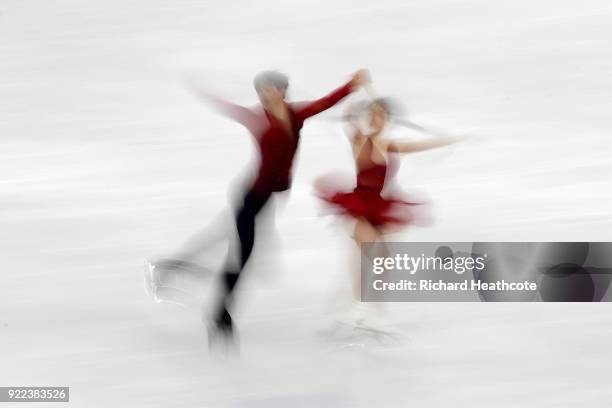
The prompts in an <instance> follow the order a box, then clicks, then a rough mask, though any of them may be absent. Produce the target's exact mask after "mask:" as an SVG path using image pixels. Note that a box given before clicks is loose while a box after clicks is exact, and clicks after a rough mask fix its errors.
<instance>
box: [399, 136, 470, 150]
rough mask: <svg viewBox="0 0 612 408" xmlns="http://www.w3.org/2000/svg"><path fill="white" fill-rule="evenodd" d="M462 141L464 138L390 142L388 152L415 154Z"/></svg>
mask: <svg viewBox="0 0 612 408" xmlns="http://www.w3.org/2000/svg"><path fill="white" fill-rule="evenodd" d="M464 139H465V138H464V137H440V138H435V139H428V140H422V141H402V140H398V141H392V142H390V143H389V147H388V150H389V151H390V152H395V153H416V152H422V151H424V150H430V149H435V148H437V147H443V146H448V145H450V144H453V143H457V142H460V141H462V140H464Z"/></svg>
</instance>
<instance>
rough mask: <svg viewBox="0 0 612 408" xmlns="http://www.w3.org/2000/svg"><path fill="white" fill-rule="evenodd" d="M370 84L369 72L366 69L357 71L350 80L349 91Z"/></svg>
mask: <svg viewBox="0 0 612 408" xmlns="http://www.w3.org/2000/svg"><path fill="white" fill-rule="evenodd" d="M369 83H370V71H368V70H367V69H360V70H359V71H357V72H355V73H354V74H353V77H352V78H351V82H350V85H351V89H352V90H357V89H359V88H360V87H362V86H365V85H367V84H369Z"/></svg>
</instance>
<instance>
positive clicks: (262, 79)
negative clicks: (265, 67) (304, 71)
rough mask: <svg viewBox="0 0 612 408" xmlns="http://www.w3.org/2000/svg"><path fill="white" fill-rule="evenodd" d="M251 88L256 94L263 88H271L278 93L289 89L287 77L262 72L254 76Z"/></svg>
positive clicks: (279, 73) (275, 72)
mask: <svg viewBox="0 0 612 408" xmlns="http://www.w3.org/2000/svg"><path fill="white" fill-rule="evenodd" d="M253 86H254V87H255V90H256V91H257V92H259V91H260V89H261V88H263V87H264V86H273V87H274V88H276V89H278V90H280V91H286V90H287V88H288V87H289V77H287V75H285V74H283V73H281V72H278V71H263V72H260V73H259V74H257V75H255V79H253Z"/></svg>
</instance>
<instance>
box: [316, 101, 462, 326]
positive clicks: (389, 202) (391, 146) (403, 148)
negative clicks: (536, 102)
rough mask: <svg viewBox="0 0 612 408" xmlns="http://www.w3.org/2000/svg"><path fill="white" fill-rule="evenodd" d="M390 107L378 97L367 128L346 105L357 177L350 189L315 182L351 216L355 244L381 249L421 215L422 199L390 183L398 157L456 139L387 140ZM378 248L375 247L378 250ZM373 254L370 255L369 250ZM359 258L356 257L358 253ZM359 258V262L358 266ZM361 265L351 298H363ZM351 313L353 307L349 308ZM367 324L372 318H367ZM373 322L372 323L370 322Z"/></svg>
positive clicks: (357, 319)
mask: <svg viewBox="0 0 612 408" xmlns="http://www.w3.org/2000/svg"><path fill="white" fill-rule="evenodd" d="M393 108H394V106H392V103H391V102H390V101H389V100H388V99H383V98H376V99H374V100H373V101H372V102H371V103H369V104H368V105H367V106H366V109H365V110H366V113H367V126H366V128H367V130H363V129H362V128H363V126H362V125H361V123H360V116H362V115H360V114H359V112H355V109H352V110H349V112H348V113H347V115H346V116H345V118H346V119H347V121H348V123H349V125H350V129H349V139H350V142H351V147H352V150H353V156H354V158H355V167H356V173H357V180H356V183H355V187H354V188H353V189H352V190H346V189H341V188H337V187H332V185H333V184H334V180H331V178H332V177H330V176H323V177H322V178H319V179H318V180H317V182H316V184H315V190H316V193H317V195H318V196H319V197H320V198H321V199H323V200H324V201H325V202H326V203H327V204H330V205H331V207H332V208H334V209H335V210H337V211H338V212H339V213H341V214H343V215H346V216H348V217H349V218H350V219H352V220H354V221H355V227H354V230H353V235H352V238H353V240H354V242H355V243H356V244H357V246H358V247H361V244H362V243H380V244H382V245H381V246H379V245H376V247H377V248H378V247H382V249H383V251H384V250H385V249H384V237H385V234H386V233H388V232H390V231H391V230H396V229H398V228H399V227H401V226H405V225H407V224H416V223H418V222H419V221H423V220H424V218H425V217H424V214H423V213H422V210H423V209H424V208H423V207H424V206H425V203H421V202H414V201H411V200H408V199H406V198H405V197H403V196H402V195H400V194H398V193H397V192H395V193H394V192H393V191H392V188H391V186H392V182H393V178H394V176H395V173H396V172H397V169H398V166H397V156H398V155H399V154H402V153H416V152H420V151H424V150H429V149H433V148H437V147H442V146H446V145H449V144H451V143H455V142H458V141H460V140H462V138H458V137H435V138H431V139H428V140H425V141H407V140H389V139H386V138H384V136H383V135H384V131H385V129H386V127H387V124H388V123H389V121H390V119H391V115H392V110H393ZM403 124H404V125H406V126H409V127H412V128H415V129H418V130H421V131H425V129H424V128H422V127H420V126H418V125H416V124H414V123H411V122H404V123H403ZM376 250H377V251H378V249H376ZM370 255H372V256H374V255H373V254H370ZM359 259H360V258H359ZM359 259H358V263H357V265H360V262H359ZM360 271H361V269H360V267H357V268H354V275H353V297H354V300H355V302H359V301H360V298H361V276H360ZM353 312H355V311H353ZM364 318H365V316H362V315H361V313H360V311H357V316H354V315H353V316H351V317H349V319H350V322H348V323H349V324H351V325H355V324H356V325H357V326H362V325H363V320H364ZM368 323H371V322H368ZM373 323H375V322H373Z"/></svg>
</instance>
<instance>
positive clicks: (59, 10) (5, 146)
mask: <svg viewBox="0 0 612 408" xmlns="http://www.w3.org/2000/svg"><path fill="white" fill-rule="evenodd" d="M611 14H612V9H611V8H610V6H609V2H608V1H605V0H585V1H579V2H577V1H553V0H535V1H534V0H530V1H527V0H519V1H514V2H501V1H500V2H491V1H486V0H464V1H461V0H458V1H455V0H453V1H451V0H428V1H421V0H418V1H395V0H380V1H376V2H372V1H348V0H342V1H337V2H328V1H325V2H324V1H319V0H309V1H293V2H281V1H270V2H250V1H235V2H232V3H231V5H230V4H229V3H221V2H214V1H195V0H189V1H183V0H175V1H172V2H168V1H160V0H146V1H145V0H133V1H129V2H126V1H118V0H109V1H104V2H102V1H100V2H92V1H90V2H82V1H77V0H60V1H53V2H49V1H34V0H33V1H28V2H23V1H17V0H2V1H0V138H1V139H0V144H1V145H0V195H1V197H0V202H1V203H2V211H1V212H0V237H1V242H2V247H1V248H2V250H1V254H2V262H3V266H4V268H3V271H2V280H1V283H0V350H1V352H0V356H1V359H2V364H1V365H0V380H1V381H0V383H1V384H0V385H7V386H8V385H41V386H46V385H57V386H62V385H67V386H70V387H71V390H70V398H71V402H70V405H71V406H73V407H87V408H95V407H109V406H117V407H128V406H129V407H133V408H135V407H148V408H149V407H168V406H172V407H193V406H206V407H208V406H213V407H218V406H221V407H236V406H238V407H253V406H262V404H263V405H264V406H275V404H276V406H291V405H293V406H299V405H298V404H299V403H301V402H303V403H304V404H309V403H310V405H316V406H325V404H327V405H332V406H340V407H342V406H351V407H353V406H355V407H368V406H376V407H405V406H407V405H408V404H412V405H416V406H437V407H470V408H472V407H490V406H495V407H511V406H512V407H514V406H534V407H542V406H554V407H558V406H585V407H590V406H609V405H610V400H611V399H612V391H610V387H609V384H610V383H611V382H612V381H611V380H612V378H611V374H610V365H611V364H612V351H610V348H609V344H610V340H611V339H612V329H611V328H612V324H611V323H612V317H611V316H612V314H611V313H610V312H611V310H610V305H609V304H571V305H565V304H461V305H448V304H443V303H442V304H435V305H433V304H431V305H430V304H418V305H416V304H401V305H392V306H390V307H389V309H390V310H389V313H390V318H391V320H392V321H393V323H394V324H395V327H397V329H398V330H399V331H400V333H401V336H402V341H401V342H400V343H399V344H398V345H396V346H393V347H384V348H380V347H376V346H373V347H369V346H367V345H366V346H364V347H361V346H359V345H353V346H351V347H349V346H346V345H345V344H340V345H337V344H330V343H329V342H327V341H325V340H322V339H321V338H320V337H318V336H317V335H316V334H315V330H314V329H315V328H316V327H318V325H319V324H321V323H322V322H323V321H324V320H323V319H324V317H325V310H326V309H325V308H324V305H327V304H328V303H329V298H330V297H333V294H332V292H331V288H332V287H334V285H337V286H339V287H340V288H341V289H343V290H340V292H342V293H345V291H344V289H346V286H347V285H348V283H347V282H348V277H347V276H348V274H349V265H348V262H347V259H349V257H348V254H346V253H344V249H343V248H347V247H348V245H349V243H350V241H349V240H350V238H349V234H348V233H347V231H337V230H336V229H334V228H329V226H328V225H327V223H326V222H325V221H324V220H322V219H320V218H319V217H317V204H316V199H315V198H314V197H313V196H312V194H311V190H312V187H311V186H312V182H313V181H314V180H315V179H316V178H317V177H318V176H320V175H321V174H324V173H327V172H328V171H334V170H340V171H344V170H346V169H350V168H352V166H353V158H352V156H351V152H350V148H349V146H348V144H347V142H346V140H345V136H344V135H343V132H342V129H341V126H340V125H339V123H338V122H337V121H332V120H325V119H326V117H327V118H328V119H329V118H331V117H333V116H334V115H338V114H339V113H338V112H329V113H325V114H323V116H322V117H320V118H318V119H314V120H313V122H312V123H309V124H308V125H307V126H306V127H305V128H304V131H303V132H302V142H301V147H300V149H301V151H300V160H299V163H297V164H298V165H297V166H296V169H295V178H294V187H293V189H292V191H291V195H290V197H288V201H287V203H286V206H285V208H284V209H282V210H280V211H278V212H277V217H276V218H277V223H276V228H277V231H278V234H279V236H281V237H282V248H283V251H282V253H281V255H282V261H281V260H280V259H279V260H277V261H276V263H274V264H270V263H269V262H268V261H269V259H268V258H267V257H266V253H265V251H264V252H263V253H262V257H261V258H259V259H257V258H253V259H252V265H251V267H252V271H251V272H253V273H251V274H249V275H248V277H247V279H245V281H244V282H243V287H242V289H243V290H244V293H245V295H246V296H244V297H243V298H242V299H241V302H240V306H239V307H238V308H237V311H236V316H235V318H236V320H237V321H238V324H239V327H240V328H241V342H242V350H241V355H240V358H232V359H230V360H221V361H219V360H218V359H216V358H214V356H213V355H210V354H209V352H208V348H207V345H206V340H205V333H204V331H203V329H202V326H201V324H200V316H199V313H196V312H194V311H193V310H192V309H187V310H185V309H184V308H180V307H177V306H176V305H171V304H155V303H154V302H152V301H151V299H150V298H148V297H147V296H146V294H145V292H144V291H143V288H142V286H143V283H142V262H143V260H144V259H145V258H146V257H149V256H151V255H155V254H164V253H166V252H167V251H169V250H174V249H176V248H177V246H178V245H179V244H180V243H182V242H184V240H185V238H186V237H188V236H190V235H191V234H193V233H196V232H197V231H199V230H200V229H201V228H204V227H205V226H206V225H208V224H210V223H211V222H213V219H214V218H215V217H216V216H218V214H219V213H220V212H222V211H223V209H224V208H226V206H227V191H228V186H229V185H230V183H231V182H232V180H235V179H236V178H237V177H238V178H239V175H240V174H241V173H240V172H241V171H242V170H241V168H244V166H246V165H247V163H248V162H249V161H250V160H251V158H252V157H253V147H252V146H253V144H252V142H251V140H250V136H249V135H248V134H247V132H246V131H245V130H243V129H242V128H241V127H240V126H237V125H236V124H234V123H232V122H231V121H227V120H225V119H223V118H220V117H218V116H217V115H216V114H215V113H214V112H212V111H210V110H209V109H208V108H206V107H205V106H204V105H203V104H202V103H201V102H200V101H198V100H197V99H196V98H194V97H193V95H191V94H190V92H189V91H188V90H187V89H186V88H185V87H184V85H183V78H184V76H185V75H188V74H191V73H194V72H195V73H196V74H197V75H201V76H204V77H206V78H208V80H209V83H210V84H211V86H212V87H213V88H214V89H213V90H214V91H219V92H220V93H222V94H223V95H224V96H226V97H227V98H228V99H230V100H232V101H235V102H237V103H240V104H244V105H249V104H252V103H255V102H256V97H255V95H254V93H253V91H252V85H251V80H252V77H253V75H254V74H255V73H257V72H259V71H261V70H263V69H279V70H281V71H283V72H286V73H288V74H289V75H290V78H291V89H290V99H291V100H308V99H313V98H316V97H318V96H320V95H323V94H325V92H327V91H329V90H331V89H333V87H335V86H337V85H339V83H338V81H341V80H343V79H345V78H346V76H347V75H349V74H350V73H351V72H354V70H355V69H358V68H361V67H367V68H369V69H370V71H371V72H372V76H373V79H374V81H375V82H376V87H377V90H378V91H379V92H380V93H381V94H383V95H391V96H394V97H396V98H398V99H400V100H401V101H402V102H403V103H404V104H406V106H407V107H408V108H409V110H410V113H411V118H413V119H414V120H415V121H417V122H418V123H423V124H429V125H432V126H438V127H440V128H444V129H453V130H457V131H460V132H463V131H465V132H469V133H473V134H476V135H478V136H479V140H478V142H476V141H474V142H471V141H467V142H465V143H462V144H457V145H454V146H452V147H449V148H448V149H441V150H436V151H431V152H424V153H419V154H418V155H416V154H415V155H411V156H410V157H407V158H405V159H404V161H403V164H402V167H401V170H400V172H399V173H398V175H397V180H398V183H400V184H401V185H402V186H405V187H407V188H416V189H418V190H423V191H426V192H427V193H428V194H429V195H430V196H431V200H432V203H433V204H434V207H433V209H432V211H433V213H434V216H435V219H436V223H435V224H434V225H432V226H431V227H428V228H410V229H407V230H404V231H402V232H401V233H400V234H399V235H398V236H397V237H394V238H393V239H395V240H414V241H513V240H517V241H523V240H525V241H538V242H539V241H571V242H575V241H610V240H612V238H611V236H610V231H611V230H612V229H611V227H612V206H611V205H610V202H611V199H612V189H610V188H609V183H610V181H609V178H610V174H612V163H611V160H610V157H611V156H610V154H611V153H612V141H611V139H610V134H612V121H611V120H610V114H609V107H610V106H611V103H610V102H611V101H610V92H609V89H611V87H612V75H610V73H611V72H612V56H611V54H610V52H609V38H611V37H612V25H611V24H610V18H611V17H612V15H611ZM346 79H348V78H346ZM395 132H396V133H397V134H396V135H395V136H397V137H404V136H410V135H409V134H404V130H402V129H401V128H397V129H395ZM247 168H248V167H247ZM449 175H452V177H449ZM264 235H266V236H267V235H268V234H264ZM262 245H263V244H262ZM337 248H341V249H340V250H339V249H337ZM219 251H220V252H221V253H222V252H223V250H219ZM278 252H279V253H280V251H278ZM255 256H257V254H256V255H255ZM211 257H212V258H213V260H216V259H217V258H215V256H214V255H211ZM275 259H276V258H275ZM221 261H222V260H221V259H219V262H221ZM215 270H217V269H215ZM255 276H257V279H253V278H254V277H255ZM250 289H253V290H250ZM262 401H263V402H262ZM299 401H301V402H299ZM312 401H315V402H312ZM258 404H259V405H258Z"/></svg>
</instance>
